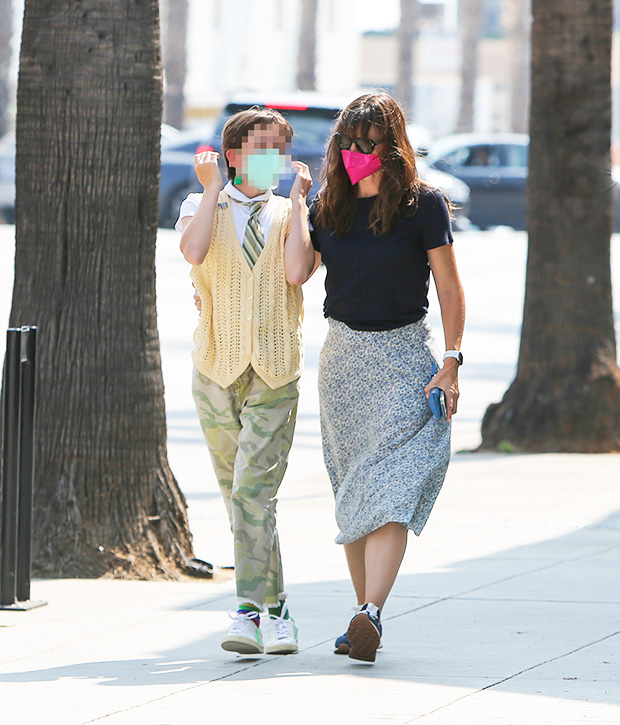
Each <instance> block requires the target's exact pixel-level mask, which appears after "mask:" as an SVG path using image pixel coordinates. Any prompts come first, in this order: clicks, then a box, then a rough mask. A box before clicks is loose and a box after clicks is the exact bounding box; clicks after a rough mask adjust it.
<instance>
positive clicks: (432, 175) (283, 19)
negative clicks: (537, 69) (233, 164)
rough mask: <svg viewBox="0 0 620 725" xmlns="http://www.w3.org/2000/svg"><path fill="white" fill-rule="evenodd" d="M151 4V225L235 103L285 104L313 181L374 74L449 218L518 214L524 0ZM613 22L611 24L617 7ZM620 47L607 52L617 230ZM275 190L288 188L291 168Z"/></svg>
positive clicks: (7, 121) (1, 68)
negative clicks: (154, 88) (154, 75)
mask: <svg viewBox="0 0 620 725" xmlns="http://www.w3.org/2000/svg"><path fill="white" fill-rule="evenodd" d="M619 2H620V0H618V2H617V3H616V5H618V4H619ZM160 10H161V35H162V53H163V69H164V125H163V126H162V174H161V187H160V198H159V202H160V212H159V223H160V226H163V227H171V226H172V225H173V223H174V221H175V219H176V214H177V212H178V208H179V204H180V202H181V201H182V199H183V198H185V196H186V195H187V194H188V193H189V192H191V191H199V190H200V189H199V187H198V186H197V182H196V180H195V178H194V174H193V153H194V151H195V149H196V148H197V147H198V146H199V145H202V144H208V145H211V146H213V147H214V148H218V144H219V133H220V131H221V127H222V125H223V123H224V121H225V120H226V118H227V117H228V116H229V115H230V114H231V113H233V112H235V111H237V110H241V109H243V108H247V107H249V106H251V105H254V104H259V105H269V106H273V107H276V108H280V109H281V110H282V111H283V112H284V113H285V114H286V115H289V116H290V120H291V122H292V124H293V127H294V129H295V131H296V139H295V149H294V151H295V152H296V154H297V155H298V156H299V158H301V159H302V160H304V161H306V162H307V163H309V164H310V166H311V169H312V173H313V177H314V179H315V186H314V189H313V193H315V192H316V190H317V188H318V177H319V172H320V164H321V159H322V156H323V149H324V143H325V138H326V136H327V134H328V131H329V127H330V125H331V123H332V122H333V119H334V116H335V115H336V114H337V112H338V110H339V109H340V108H342V106H343V105H345V104H346V103H347V102H348V101H349V100H351V99H352V98H354V97H355V96H356V95H359V94H360V92H363V91H364V90H365V89H371V88H383V89H385V90H387V91H389V92H390V93H392V94H393V95H394V96H395V97H396V98H397V99H398V100H399V101H400V102H401V104H402V105H403V107H404V108H405V109H406V112H407V114H408V120H409V122H410V126H409V130H410V136H411V140H412V142H413V144H414V146H415V147H416V148H417V149H418V151H419V157H420V161H419V170H420V174H421V176H422V177H423V178H425V179H426V180H428V181H429V182H430V183H431V184H432V185H433V186H436V187H439V188H441V189H443V191H444V192H445V193H446V195H447V196H449V197H450V198H451V200H452V201H453V202H454V203H455V205H456V207H457V209H458V213H457V219H456V226H457V228H458V229H469V228H471V229H476V228H478V229H488V228H493V227H496V226H508V227H512V228H514V229H524V228H525V186H526V179H527V164H528V136H527V130H528V113H529V34H530V0H382V2H381V3H377V2H374V1H373V0H235V1H234V2H231V1H230V0H160ZM22 14H23V0H0V19H2V20H3V22H2V24H1V25H2V27H1V28H0V219H2V220H3V221H5V222H9V223H11V222H12V221H13V219H14V211H13V204H14V185H15V171H14V168H15V162H14V159H15V136H14V132H13V128H14V119H15V92H16V84H17V73H18V55H19V38H20V34H21V17H22ZM9 19H12V22H9ZM5 20H6V22H4V21H5ZM615 25H616V29H615V36H617V35H618V32H619V31H620V17H619V15H618V12H616V17H615ZM619 47H620V45H619V44H618V43H617V42H615V43H614V49H613V58H612V63H613V98H614V116H613V131H612V159H613V162H614V164H618V167H617V168H616V166H614V169H613V173H612V183H613V185H614V192H615V206H616V215H615V216H616V222H615V230H616V231H619V230H620V152H619V151H618V150H619V149H620V103H618V100H619V98H620V73H619V72H618V70H619V67H620V63H619ZM256 57H262V61H261V62H260V63H257V62H256V61H255V58H256ZM288 183H290V181H289V182H288ZM280 193H284V194H287V193H288V188H287V180H286V179H284V180H283V182H282V184H281V188H280Z"/></svg>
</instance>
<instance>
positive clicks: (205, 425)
mask: <svg viewBox="0 0 620 725" xmlns="http://www.w3.org/2000/svg"><path fill="white" fill-rule="evenodd" d="M192 393H193V396H194V402H195V404H196V410H197V411H198V417H199V419H200V425H201V426H202V431H203V434H204V437H205V440H206V442H207V446H208V448H209V452H210V454H211V460H212V461H213V467H214V469H215V475H216V476H217V480H218V483H219V485H220V490H221V492H222V496H223V497H224V503H225V504H226V510H227V511H228V516H229V519H230V526H231V529H232V532H233V537H234V548H235V575H236V580H237V598H238V601H239V603H242V602H247V603H251V604H255V605H256V606H259V607H262V606H263V605H272V604H276V603H277V602H278V601H279V600H280V599H284V598H285V597H286V594H285V592H284V583H283V576H282V561H281V559H280V545H279V542H278V532H277V530H276V503H277V499H276V493H277V491H278V488H279V487H280V483H281V482H282V477H283V476H284V472H285V470H286V465H287V461H288V454H289V451H290V448H291V443H292V441H293V431H294V429H295V420H296V416H297V398H298V395H299V383H298V381H297V380H294V381H293V382H291V383H288V384H286V385H283V386H282V387H280V388H276V389H275V390H273V389H272V388H270V387H269V386H268V385H267V383H265V382H263V380H261V378H260V377H259V376H258V375H257V374H256V373H255V372H254V370H253V369H252V368H251V367H248V369H247V370H246V371H245V372H244V373H243V374H242V375H241V376H239V377H238V378H237V380H235V382H234V383H233V384H232V385H230V386H229V387H228V388H221V387H220V386H219V385H217V383H214V382H213V381H212V380H209V378H207V377H205V376H204V375H202V374H201V373H200V372H199V371H198V370H196V369H194V379H193V385H192Z"/></svg>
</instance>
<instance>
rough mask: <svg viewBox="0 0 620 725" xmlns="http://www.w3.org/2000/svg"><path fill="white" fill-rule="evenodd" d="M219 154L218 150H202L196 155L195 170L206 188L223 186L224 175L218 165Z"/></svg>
mask: <svg viewBox="0 0 620 725" xmlns="http://www.w3.org/2000/svg"><path fill="white" fill-rule="evenodd" d="M219 156H220V155H219V154H218V153H217V152H216V151H202V152H201V153H198V154H196V155H195V156H194V171H195V172H196V176H197V177H198V181H199V182H200V183H201V184H202V185H203V186H204V188H205V189H208V188H214V187H217V188H218V190H219V189H221V188H222V175H221V174H220V169H219V166H218V165H217V160H218V158H219Z"/></svg>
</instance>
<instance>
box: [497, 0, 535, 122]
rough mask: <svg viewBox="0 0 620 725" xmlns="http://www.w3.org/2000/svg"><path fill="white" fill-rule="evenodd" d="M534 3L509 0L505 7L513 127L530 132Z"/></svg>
mask: <svg viewBox="0 0 620 725" xmlns="http://www.w3.org/2000/svg"><path fill="white" fill-rule="evenodd" d="M531 6H532V3H531V0H506V5H505V8H504V12H505V14H504V23H505V27H506V36H507V39H508V45H509V53H510V63H511V73H510V76H511V78H510V105H511V114H510V116H511V128H512V130H513V131H514V132H515V133H527V132H528V124H529V108H530V25H531V20H532V17H531V12H532V10H531Z"/></svg>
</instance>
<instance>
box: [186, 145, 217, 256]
mask: <svg viewBox="0 0 620 725" xmlns="http://www.w3.org/2000/svg"><path fill="white" fill-rule="evenodd" d="M218 156H219V154H218V153H215V152H214V151H205V152H203V153H200V154H196V156H195V157H194V169H195V170H196V176H197V177H198V181H200V183H201V184H202V185H203V187H204V192H203V194H202V200H201V202H200V205H199V206H198V209H197V210H196V214H194V216H193V217H183V219H181V225H182V227H183V233H182V235H181V251H182V252H183V256H184V257H185V259H186V260H187V261H188V262H189V263H190V264H202V262H203V261H204V258H205V257H206V256H207V252H208V251H209V246H210V245H211V233H212V231H213V218H214V216H215V206H216V204H217V197H218V194H219V193H220V189H221V188H222V176H221V174H220V170H219V168H218V165H217V159H218Z"/></svg>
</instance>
